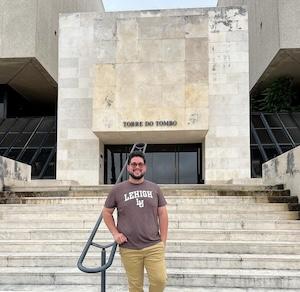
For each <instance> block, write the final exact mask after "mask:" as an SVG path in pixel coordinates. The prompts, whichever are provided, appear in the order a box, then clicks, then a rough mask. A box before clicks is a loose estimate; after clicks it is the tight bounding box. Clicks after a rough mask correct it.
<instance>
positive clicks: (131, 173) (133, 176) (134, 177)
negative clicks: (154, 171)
mask: <svg viewBox="0 0 300 292" xmlns="http://www.w3.org/2000/svg"><path fill="white" fill-rule="evenodd" d="M129 175H130V176H131V177H132V178H133V179H141V178H143V177H144V175H145V173H141V174H140V175H135V174H134V173H133V172H129Z"/></svg>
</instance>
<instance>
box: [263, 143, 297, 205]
mask: <svg viewBox="0 0 300 292" xmlns="http://www.w3.org/2000/svg"><path fill="white" fill-rule="evenodd" d="M262 171H263V182H264V184H266V185H277V184H284V186H285V188H286V189H289V190H290V191H291V194H292V195H293V196H298V198H299V199H300V183H299V182H300V146H298V147H296V148H294V149H292V150H290V151H288V152H286V153H283V154H281V155H280V156H278V157H276V158H274V159H272V160H270V161H268V162H266V163H264V164H263V166H262Z"/></svg>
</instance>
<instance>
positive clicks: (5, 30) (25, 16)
mask: <svg viewBox="0 0 300 292" xmlns="http://www.w3.org/2000/svg"><path fill="white" fill-rule="evenodd" d="M103 10H104V9H103V6H102V2H101V1H98V0H51V1H43V0H9V1H8V0H0V84H2V85H4V84H7V85H9V86H10V87H11V88H13V89H14V90H15V91H17V92H18V93H19V94H21V95H22V96H24V97H25V98H26V99H27V100H29V101H30V102H32V103H33V104H37V105H40V104H46V105H49V104H55V103H56V100H57V73H58V31H59V13H62V12H88V11H103ZM2 107H3V105H2Z"/></svg>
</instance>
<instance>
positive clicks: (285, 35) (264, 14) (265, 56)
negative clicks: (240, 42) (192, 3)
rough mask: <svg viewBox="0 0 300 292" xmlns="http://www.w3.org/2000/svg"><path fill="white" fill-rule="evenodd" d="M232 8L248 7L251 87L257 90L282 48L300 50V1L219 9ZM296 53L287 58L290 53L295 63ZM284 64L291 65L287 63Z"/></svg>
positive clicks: (251, 1) (251, 0)
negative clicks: (261, 78)
mask: <svg viewBox="0 0 300 292" xmlns="http://www.w3.org/2000/svg"><path fill="white" fill-rule="evenodd" d="M232 5H248V13H249V39H250V41H249V52H250V88H253V86H254V85H255V84H256V83H257V81H258V80H259V79H260V77H261V76H262V75H263V73H264V72H265V71H266V69H267V68H268V66H269V65H270V63H271V61H272V60H273V59H274V58H275V57H276V58H277V54H278V52H279V50H280V49H294V50H295V49H299V48H300V22H299V14H300V2H299V1H298V0H288V1H287V0H263V1H262V0H219V1H218V6H232ZM293 53H295V51H294V52H291V53H289V52H287V55H289V54H290V55H291V56H292V60H293V59H294V60H298V58H299V57H298V55H299V52H298V53H297V55H296V54H295V55H294V56H293V55H292V54H293ZM292 60H291V62H292ZM279 61H280V56H279V58H278V59H276V61H275V64H272V66H273V67H274V66H276V65H277V64H278V63H279ZM283 63H287V62H286V61H283ZM291 71H292V70H291ZM268 74H270V72H269V73H268ZM279 75H280V74H279ZM276 76H278V74H276ZM266 77H268V76H266Z"/></svg>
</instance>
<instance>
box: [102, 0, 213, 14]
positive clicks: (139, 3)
mask: <svg viewBox="0 0 300 292" xmlns="http://www.w3.org/2000/svg"><path fill="white" fill-rule="evenodd" d="M102 2H103V5H104V7H105V11H107V12H108V11H127V10H150V9H151V10H152V9H172V8H194V7H215V6H216V5H217V2H218V0H102Z"/></svg>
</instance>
